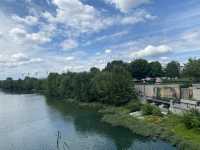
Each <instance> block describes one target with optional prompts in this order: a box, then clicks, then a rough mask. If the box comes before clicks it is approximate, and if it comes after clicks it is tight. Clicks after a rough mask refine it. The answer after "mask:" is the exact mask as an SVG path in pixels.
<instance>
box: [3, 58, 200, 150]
mask: <svg viewBox="0 0 200 150" xmlns="http://www.w3.org/2000/svg"><path fill="white" fill-rule="evenodd" d="M147 77H151V78H152V79H155V78H157V77H159V78H163V82H167V83H169V82H172V83H173V82H184V84H186V83H187V84H192V83H193V82H195V83H196V82H198V81H200V59H189V60H188V62H187V63H186V64H185V65H184V66H181V65H180V64H179V63H178V62H176V61H172V62H170V63H168V64H167V65H166V66H164V67H163V66H162V65H161V64H160V63H159V62H157V61H156V62H148V61H146V60H143V59H137V60H134V61H132V62H131V63H125V62H123V61H113V62H111V63H108V64H107V66H106V67H105V68H104V69H102V70H100V69H98V68H91V69H90V71H88V72H80V73H75V72H66V73H62V74H58V73H50V74H49V76H48V78H46V79H36V78H32V77H25V78H24V79H18V80H13V79H12V78H7V79H6V80H3V81H1V82H0V88H1V89H2V90H4V91H9V92H16V93H43V94H45V95H47V96H50V97H59V98H60V99H70V100H71V101H74V102H77V103H80V105H82V106H84V105H90V106H93V107H96V106H97V105H98V107H99V108H100V109H99V112H100V113H102V115H103V117H102V121H105V122H108V123H110V124H112V125H114V126H123V127H126V128H129V129H130V130H131V131H132V132H134V133H136V134H138V135H142V136H145V137H154V138H160V139H164V140H167V141H169V142H170V143H172V144H173V145H175V146H176V147H177V148H178V149H180V150H198V149H199V147H200V145H199V143H200V113H199V112H198V111H196V110H190V111H188V112H185V113H184V114H182V115H175V114H171V113H169V114H167V115H163V114H162V112H161V110H160V109H159V108H158V107H156V106H153V105H150V104H144V103H142V102H141V101H140V99H139V98H138V97H137V95H136V93H135V90H134V84H135V82H141V81H142V79H144V78H147ZM149 82H151V83H154V82H155V80H151V81H149Z"/></svg>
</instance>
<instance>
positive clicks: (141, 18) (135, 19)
mask: <svg viewBox="0 0 200 150" xmlns="http://www.w3.org/2000/svg"><path fill="white" fill-rule="evenodd" d="M155 18H156V17H155V16H152V15H151V14H149V13H148V12H147V11H145V10H138V11H135V12H134V13H133V14H132V15H129V16H126V17H123V18H121V24H131V25H133V24H136V23H139V22H145V21H146V20H154V19H155Z"/></svg>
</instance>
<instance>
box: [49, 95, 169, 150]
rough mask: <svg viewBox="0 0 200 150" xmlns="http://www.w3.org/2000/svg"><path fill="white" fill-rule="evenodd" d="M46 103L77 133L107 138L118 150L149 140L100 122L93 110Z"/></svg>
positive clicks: (69, 104)
mask: <svg viewBox="0 0 200 150" xmlns="http://www.w3.org/2000/svg"><path fill="white" fill-rule="evenodd" d="M46 102H47V104H48V105H49V106H50V107H51V108H53V109H56V110H58V111H59V112H60V113H61V114H62V115H61V116H63V119H66V116H69V117H71V118H73V124H74V126H75V129H76V131H77V132H80V134H83V135H87V134H88V133H89V134H98V135H101V136H104V137H108V138H110V139H112V141H113V142H114V143H115V146H116V148H117V149H118V150H122V149H125V150H126V149H129V148H130V147H132V144H133V143H134V142H136V143H137V141H139V142H141V143H146V142H149V141H150V139H147V138H143V137H141V136H137V135H134V134H132V133H131V131H130V130H129V129H126V128H123V127H112V126H111V125H109V124H107V123H103V122H101V115H100V114H99V113H97V111H96V110H95V109H93V108H88V107H84V108H83V107H79V106H77V105H76V104H72V103H68V102H65V101H59V102H58V101H56V100H55V99H46ZM142 149H143V148H142ZM150 149H151V148H150ZM145 150H147V148H145ZM167 150H168V149H167Z"/></svg>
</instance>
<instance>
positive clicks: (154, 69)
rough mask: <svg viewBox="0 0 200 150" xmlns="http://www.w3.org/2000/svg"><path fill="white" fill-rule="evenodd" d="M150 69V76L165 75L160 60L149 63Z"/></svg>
mask: <svg viewBox="0 0 200 150" xmlns="http://www.w3.org/2000/svg"><path fill="white" fill-rule="evenodd" d="M149 66H150V71H149V76H150V77H153V78H155V77H161V76H162V75H163V70H162V65H161V64H160V62H158V61H154V62H151V63H149Z"/></svg>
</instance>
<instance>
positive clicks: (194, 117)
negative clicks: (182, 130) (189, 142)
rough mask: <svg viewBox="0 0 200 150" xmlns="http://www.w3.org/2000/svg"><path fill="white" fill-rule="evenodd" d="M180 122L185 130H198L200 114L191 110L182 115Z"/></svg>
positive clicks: (199, 127)
mask: <svg viewBox="0 0 200 150" xmlns="http://www.w3.org/2000/svg"><path fill="white" fill-rule="evenodd" d="M182 121H183V123H184V124H185V127H186V128H187V129H192V128H195V129H198V130H200V112H199V111H198V110H196V109H192V110H190V111H188V112H186V113H184V115H183V119H182Z"/></svg>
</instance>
